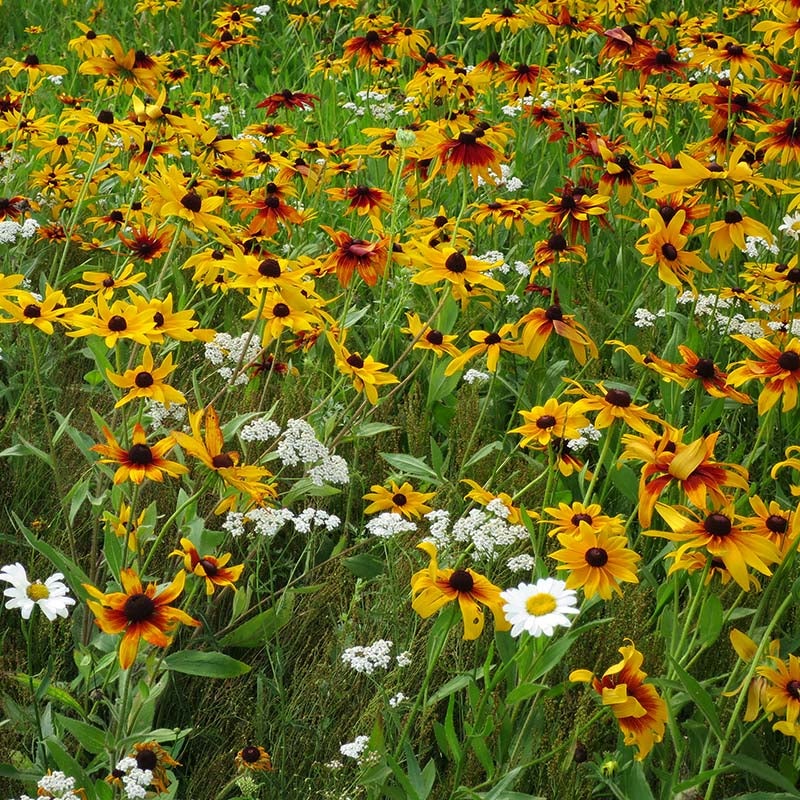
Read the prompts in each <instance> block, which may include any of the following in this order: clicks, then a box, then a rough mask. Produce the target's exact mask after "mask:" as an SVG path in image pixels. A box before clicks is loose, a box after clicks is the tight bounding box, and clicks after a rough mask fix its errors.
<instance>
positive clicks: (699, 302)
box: [677, 292, 769, 339]
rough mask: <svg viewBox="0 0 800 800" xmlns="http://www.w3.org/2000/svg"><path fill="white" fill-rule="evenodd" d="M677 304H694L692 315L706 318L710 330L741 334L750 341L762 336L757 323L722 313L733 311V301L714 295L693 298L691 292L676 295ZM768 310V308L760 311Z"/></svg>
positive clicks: (762, 333)
mask: <svg viewBox="0 0 800 800" xmlns="http://www.w3.org/2000/svg"><path fill="white" fill-rule="evenodd" d="M677 300H678V302H679V303H681V304H682V305H689V304H690V303H695V309H694V314H695V316H696V317H708V324H709V326H710V327H711V329H712V330H714V331H715V332H717V333H719V334H721V335H727V334H730V333H741V334H743V335H744V336H749V337H750V338H751V339H758V338H760V337H762V336H763V335H764V331H763V330H762V328H761V325H759V324H758V323H757V322H753V321H752V320H749V319H747V318H746V317H745V316H744V315H742V314H739V313H734V314H730V313H729V314H724V313H723V312H724V311H728V312H730V311H732V310H733V301H731V300H726V299H725V298H724V297H719V296H718V295H715V294H698V295H697V297H695V296H694V295H693V294H692V293H691V292H684V293H683V294H680V295H678V298H677ZM762 310H765V311H767V310H769V307H767V308H765V309H762Z"/></svg>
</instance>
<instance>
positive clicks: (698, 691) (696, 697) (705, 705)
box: [670, 658, 738, 758]
mask: <svg viewBox="0 0 800 800" xmlns="http://www.w3.org/2000/svg"><path fill="white" fill-rule="evenodd" d="M670 661H671V662H672V666H673V667H674V668H675V674H676V675H677V676H678V680H679V681H680V682H681V684H682V685H683V688H684V689H685V690H686V693H687V694H688V695H689V697H691V698H692V700H693V701H694V703H695V705H696V706H697V707H698V708H699V709H700V711H701V712H702V714H703V716H704V717H705V718H706V720H707V721H708V724H709V725H710V726H711V730H712V731H714V733H715V734H716V736H717V738H718V739H719V740H720V741H721V740H722V737H723V733H722V725H721V724H720V721H719V715H718V714H717V709H716V707H715V706H714V701H713V700H712V699H711V695H710V694H709V693H708V692H707V691H706V690H705V689H704V688H703V687H702V686H701V685H700V684H699V683H698V682H697V680H696V679H695V678H693V677H692V676H691V675H690V674H689V673H688V672H687V671H686V670H685V669H684V668H683V667H682V666H681V665H680V664H679V663H678V662H677V661H676V660H675V659H674V658H670ZM737 758H738V756H737Z"/></svg>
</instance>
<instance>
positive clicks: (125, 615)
mask: <svg viewBox="0 0 800 800" xmlns="http://www.w3.org/2000/svg"><path fill="white" fill-rule="evenodd" d="M185 580H186V578H185V573H184V572H182V571H181V572H179V573H178V574H177V575H176V576H175V579H174V580H173V581H172V583H170V584H169V586H167V587H166V588H165V589H162V590H161V591H158V589H157V587H156V584H154V583H149V584H148V585H147V587H146V588H145V587H143V586H142V582H141V580H140V579H139V576H138V575H137V574H136V572H135V571H134V570H132V569H123V570H122V571H121V572H120V581H121V582H122V588H123V591H122V592H109V593H104V592H101V591H100V590H99V589H98V588H97V587H95V586H92V585H91V584H88V583H84V584H83V588H84V589H85V590H86V591H87V592H88V593H89V594H90V595H91V596H92V597H93V598H94V600H89V601H87V604H88V606H89V608H90V609H91V611H92V613H93V614H94V615H95V618H96V619H95V622H96V624H97V625H98V627H99V628H100V629H101V630H102V631H103V633H110V634H112V635H113V634H117V633H121V634H123V636H122V641H121V643H120V648H119V663H120V666H121V667H122V669H128V668H129V667H130V666H131V665H132V664H133V662H134V661H135V660H136V654H137V652H138V650H139V642H140V640H141V639H144V640H145V641H146V642H147V643H148V644H151V645H153V646H154V647H169V645H170V643H171V641H172V640H171V638H170V636H169V635H168V634H169V633H170V632H171V631H172V630H173V629H174V628H175V627H176V626H177V625H178V624H179V623H182V624H184V625H192V626H194V627H198V626H199V625H200V623H199V622H198V621H197V620H196V619H193V618H192V617H190V616H189V615H188V614H187V613H186V612H185V611H181V610H180V609H179V608H175V607H173V606H172V605H170V603H172V602H173V601H174V600H176V599H177V598H178V596H179V595H180V594H181V592H182V591H183V586H184V582H185Z"/></svg>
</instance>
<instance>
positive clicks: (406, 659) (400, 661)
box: [394, 650, 412, 667]
mask: <svg viewBox="0 0 800 800" xmlns="http://www.w3.org/2000/svg"><path fill="white" fill-rule="evenodd" d="M394 660H395V661H396V662H397V666H398V667H410V666H411V663H412V659H411V651H410V650H403V652H402V653H398V654H397V655H396V656H395V657H394Z"/></svg>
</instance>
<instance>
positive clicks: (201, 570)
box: [170, 538, 244, 594]
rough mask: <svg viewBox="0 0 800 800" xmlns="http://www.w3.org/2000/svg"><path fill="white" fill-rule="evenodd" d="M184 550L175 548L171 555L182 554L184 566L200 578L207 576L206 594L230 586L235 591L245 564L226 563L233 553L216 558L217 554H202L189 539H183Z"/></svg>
mask: <svg viewBox="0 0 800 800" xmlns="http://www.w3.org/2000/svg"><path fill="white" fill-rule="evenodd" d="M181 547H182V548H183V550H173V551H172V552H171V553H170V555H171V556H181V557H182V558H183V568H184V569H185V570H186V571H187V572H190V573H192V574H194V575H197V576H198V577H200V578H205V582H206V594H214V588H215V587H217V586H218V587H220V588H223V587H225V586H230V587H231V588H232V589H233V590H234V591H235V590H236V587H235V586H234V584H235V583H236V581H238V580H239V576H240V575H241V574H242V570H243V569H244V564H237V565H236V566H235V567H228V566H226V564H227V563H228V562H229V561H230V560H231V554H230V553H225V555H223V556H220V557H219V558H216V557H215V556H201V555H200V554H199V553H198V552H197V548H196V547H195V546H194V545H193V544H192V543H191V541H190V540H189V539H186V538H183V539H181Z"/></svg>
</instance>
